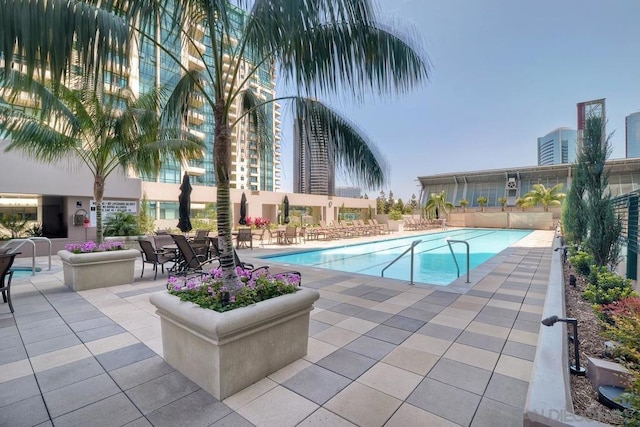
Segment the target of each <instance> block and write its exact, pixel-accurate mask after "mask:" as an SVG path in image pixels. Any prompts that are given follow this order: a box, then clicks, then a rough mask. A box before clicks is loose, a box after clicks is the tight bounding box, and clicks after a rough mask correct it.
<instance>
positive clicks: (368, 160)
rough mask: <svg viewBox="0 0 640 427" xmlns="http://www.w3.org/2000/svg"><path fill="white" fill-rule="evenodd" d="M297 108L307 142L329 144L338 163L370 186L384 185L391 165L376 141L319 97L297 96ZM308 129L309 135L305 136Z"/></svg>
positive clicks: (365, 184)
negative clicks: (379, 151)
mask: <svg viewBox="0 0 640 427" xmlns="http://www.w3.org/2000/svg"><path fill="white" fill-rule="evenodd" d="M294 104H295V105H294V109H295V116H296V120H300V121H301V122H302V124H303V125H302V126H299V135H298V137H299V138H300V141H303V143H306V144H311V143H323V142H322V141H325V143H326V144H327V148H328V150H327V152H328V155H329V157H330V158H331V159H333V160H334V162H335V165H336V166H339V167H341V168H342V169H343V170H344V171H345V173H347V174H349V175H350V176H351V177H352V178H353V179H354V180H355V181H356V182H359V183H361V184H362V185H363V186H364V187H367V188H380V187H382V186H384V184H385V182H386V180H387V175H388V166H387V164H386V162H385V161H384V159H382V157H381V156H380V154H379V153H378V151H377V149H376V147H375V145H373V143H372V142H371V141H369V140H368V138H367V137H366V136H365V135H364V133H363V132H361V131H360V130H359V129H357V127H356V126H355V125H354V124H353V123H351V122H350V121H349V120H348V119H346V118H344V117H342V116H341V115H339V114H338V113H337V112H335V111H334V110H332V109H330V108H329V107H327V106H326V105H324V104H322V103H321V102H319V101H317V100H312V99H308V98H302V97H295V98H294ZM305 132H306V139H304V137H305Z"/></svg>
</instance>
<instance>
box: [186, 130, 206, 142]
mask: <svg viewBox="0 0 640 427" xmlns="http://www.w3.org/2000/svg"><path fill="white" fill-rule="evenodd" d="M187 132H189V133H190V134H191V135H193V136H195V137H196V138H198V139H199V140H201V141H204V139H205V137H206V135H205V134H204V132H200V131H199V130H195V129H188V130H187Z"/></svg>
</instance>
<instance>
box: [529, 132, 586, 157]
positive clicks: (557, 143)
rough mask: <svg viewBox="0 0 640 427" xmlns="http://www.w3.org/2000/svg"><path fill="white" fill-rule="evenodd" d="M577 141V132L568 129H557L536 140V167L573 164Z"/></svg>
mask: <svg viewBox="0 0 640 427" xmlns="http://www.w3.org/2000/svg"><path fill="white" fill-rule="evenodd" d="M577 139H578V134H577V132H576V131H575V130H573V129H569V128H558V129H555V130H552V131H551V132H549V133H548V134H547V135H545V136H543V137H541V138H538V166H542V165H560V164H564V163H573V162H575V160H576V149H577Z"/></svg>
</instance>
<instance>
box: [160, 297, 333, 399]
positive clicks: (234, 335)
mask: <svg viewBox="0 0 640 427" xmlns="http://www.w3.org/2000/svg"><path fill="white" fill-rule="evenodd" d="M319 296H320V295H319V294H318V292H317V291H315V290H313V289H304V288H302V289H300V290H299V291H298V292H296V293H295V294H288V295H283V296H280V297H277V298H272V299H269V300H266V301H261V302H259V303H257V304H254V305H252V306H249V307H243V308H238V309H235V310H231V311H228V312H225V313H218V312H216V311H213V310H207V309H203V308H200V307H199V306H197V305H196V304H193V303H190V302H183V301H180V298H178V297H176V296H174V295H171V294H169V293H168V292H157V293H154V294H153V295H151V298H150V301H151V304H153V305H155V306H156V308H157V310H156V313H157V314H158V315H159V316H160V320H161V328H162V349H163V352H164V359H165V360H166V362H167V363H169V364H170V365H171V366H173V367H174V368H175V369H176V370H178V371H179V372H181V373H182V374H183V375H184V376H186V377H187V378H189V379H190V380H191V381H193V382H195V383H196V384H198V385H199V386H200V387H201V388H203V389H204V390H206V391H208V392H209V393H211V394H212V395H213V396H214V397H215V398H216V399H219V400H223V399H225V398H227V397H229V396H231V395H233V394H235V393H237V392H239V391H240V390H242V389H244V388H246V387H248V386H250V385H251V384H253V383H255V382H257V381H259V380H261V379H263V378H265V377H267V376H268V375H269V374H271V373H273V372H275V371H277V370H278V369H281V368H283V367H285V366H287V365H288V364H290V363H292V362H294V361H296V360H298V359H300V358H301V357H303V356H304V355H306V354H307V343H308V338H309V314H310V312H311V310H312V309H313V302H314V301H315V300H317V299H318V298H319Z"/></svg>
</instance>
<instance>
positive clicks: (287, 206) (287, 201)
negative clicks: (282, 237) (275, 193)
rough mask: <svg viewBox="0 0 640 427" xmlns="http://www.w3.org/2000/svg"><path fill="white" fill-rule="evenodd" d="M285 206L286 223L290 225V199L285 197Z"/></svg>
mask: <svg viewBox="0 0 640 427" xmlns="http://www.w3.org/2000/svg"><path fill="white" fill-rule="evenodd" d="M282 204H283V205H284V212H283V215H284V223H285V224H289V197H287V196H284V201H283V202H282Z"/></svg>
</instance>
